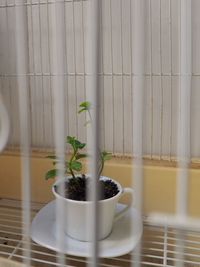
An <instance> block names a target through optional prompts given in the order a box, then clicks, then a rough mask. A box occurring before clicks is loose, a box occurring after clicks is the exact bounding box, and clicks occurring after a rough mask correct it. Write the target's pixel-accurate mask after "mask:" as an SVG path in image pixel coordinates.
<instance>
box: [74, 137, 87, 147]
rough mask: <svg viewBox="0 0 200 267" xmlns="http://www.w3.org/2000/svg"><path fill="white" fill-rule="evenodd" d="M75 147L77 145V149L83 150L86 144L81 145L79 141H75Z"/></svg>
mask: <svg viewBox="0 0 200 267" xmlns="http://www.w3.org/2000/svg"><path fill="white" fill-rule="evenodd" d="M74 145H75V148H78V149H83V148H84V147H85V146H86V144H85V143H81V142H80V141H79V140H77V139H76V140H74Z"/></svg>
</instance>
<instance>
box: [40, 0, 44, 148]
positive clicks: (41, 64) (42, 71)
mask: <svg viewBox="0 0 200 267" xmlns="http://www.w3.org/2000/svg"><path fill="white" fill-rule="evenodd" d="M41 13H42V12H41V0H39V28H40V29H39V35H40V37H39V38H40V55H41V58H40V66H41V73H44V70H43V62H42V29H41V27H42V25H41ZM41 79H42V100H43V101H42V112H43V114H42V116H43V120H44V119H45V118H44V105H45V104H44V75H42V77H41ZM42 142H43V147H45V148H46V139H45V130H44V127H43V129H42Z"/></svg>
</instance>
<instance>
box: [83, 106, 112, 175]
mask: <svg viewBox="0 0 200 267" xmlns="http://www.w3.org/2000/svg"><path fill="white" fill-rule="evenodd" d="M79 107H80V110H79V111H78V113H79V114H80V113H82V112H87V113H88V116H89V121H87V122H86V125H87V124H90V123H92V121H93V120H92V115H91V108H92V105H91V103H90V102H88V101H85V102H82V103H81V104H80V105H79ZM98 151H99V171H98V177H100V176H101V173H102V171H103V168H104V164H105V161H107V160H110V159H111V158H112V153H109V152H107V151H100V149H99V148H98Z"/></svg>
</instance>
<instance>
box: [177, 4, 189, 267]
mask: <svg viewBox="0 0 200 267" xmlns="http://www.w3.org/2000/svg"><path fill="white" fill-rule="evenodd" d="M191 42H192V39H191V0H182V1H180V94H179V96H180V100H179V101H180V102H179V112H180V113H179V120H178V168H179V169H178V174H177V185H176V186H177V189H176V212H177V216H178V218H177V221H180V220H181V221H182V222H186V223H187V213H188V164H189V162H190V97H191V73H192V69H191V60H192V57H191ZM181 239H182V240H184V232H183V231H180V232H178V233H177V245H178V247H177V254H176V259H177V261H176V266H178V267H182V266H184V241H182V240H181Z"/></svg>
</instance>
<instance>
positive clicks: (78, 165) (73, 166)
mask: <svg viewBox="0 0 200 267" xmlns="http://www.w3.org/2000/svg"><path fill="white" fill-rule="evenodd" d="M70 168H71V169H72V170H75V171H81V169H82V163H81V162H79V161H72V162H71V163H70Z"/></svg>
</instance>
